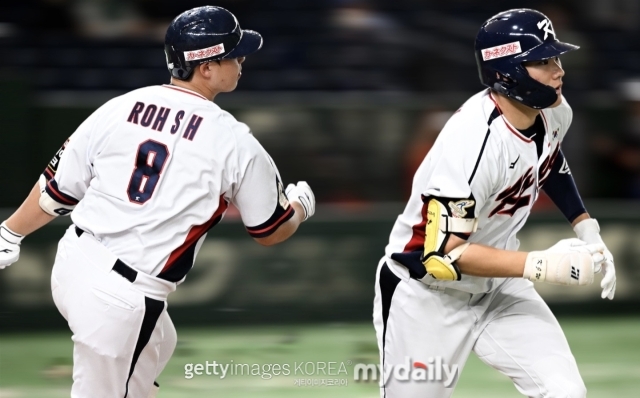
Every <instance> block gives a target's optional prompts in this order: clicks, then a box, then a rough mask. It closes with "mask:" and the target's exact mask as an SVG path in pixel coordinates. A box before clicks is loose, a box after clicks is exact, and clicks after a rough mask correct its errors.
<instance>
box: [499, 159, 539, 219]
mask: <svg viewBox="0 0 640 398" xmlns="http://www.w3.org/2000/svg"><path fill="white" fill-rule="evenodd" d="M533 183H534V178H533V166H531V167H529V169H528V170H527V171H526V172H525V173H524V174H523V175H522V176H521V177H520V178H518V180H517V181H516V182H515V183H513V185H511V186H510V187H508V188H506V189H505V190H503V191H502V192H500V194H499V195H498V196H497V197H496V202H499V203H498V205H497V206H496V207H495V208H494V209H493V210H491V213H489V217H493V216H494V215H495V214H506V215H508V216H509V217H511V216H513V215H514V214H515V212H516V211H518V209H521V208H523V207H526V206H528V205H529V203H531V195H530V194H526V195H525V192H526V191H527V190H528V189H529V188H531V186H533Z"/></svg>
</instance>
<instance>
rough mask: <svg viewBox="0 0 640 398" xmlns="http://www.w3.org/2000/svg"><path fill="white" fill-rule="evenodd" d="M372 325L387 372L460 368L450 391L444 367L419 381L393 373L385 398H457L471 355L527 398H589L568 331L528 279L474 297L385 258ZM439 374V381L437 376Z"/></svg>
mask: <svg viewBox="0 0 640 398" xmlns="http://www.w3.org/2000/svg"><path fill="white" fill-rule="evenodd" d="M463 277H464V276H463ZM373 320H374V326H375V329H376V336H377V340H378V348H379V350H380V362H381V366H382V368H383V369H385V366H386V369H390V368H392V367H393V366H396V367H397V366H398V365H402V364H405V365H407V364H409V365H410V366H408V367H409V370H415V369H417V368H420V367H423V365H425V366H424V367H425V368H428V367H429V366H434V367H437V366H440V365H441V364H446V365H447V366H448V367H449V370H451V368H452V367H453V365H457V366H458V370H457V374H456V376H457V377H455V378H452V380H453V381H452V383H451V384H450V385H449V386H445V384H446V381H447V378H446V372H445V371H443V370H444V368H442V369H431V370H432V373H428V372H427V373H426V374H427V376H426V377H425V373H422V377H414V379H417V380H413V379H412V378H411V377H406V372H405V374H402V373H401V375H402V376H403V377H394V376H396V375H395V374H394V373H389V374H390V375H391V377H389V379H388V381H387V383H386V385H381V388H380V396H381V397H383V398H414V397H416V398H417V397H421V398H446V397H450V396H451V394H452V393H453V390H454V387H455V384H456V382H457V380H458V377H459V375H460V372H461V371H462V368H463V367H464V364H465V362H466V360H467V358H468V356H469V353H470V352H471V351H472V350H473V351H474V352H475V353H476V355H478V357H479V358H480V359H481V360H482V361H483V362H484V363H486V364H487V365H489V366H491V367H493V368H494V369H496V370H498V371H499V372H501V373H502V374H504V375H506V376H507V377H509V378H510V379H511V380H512V381H513V383H514V385H515V387H516V388H517V389H518V391H520V393H522V394H523V395H525V396H527V397H540V398H542V397H545V398H584V397H586V394H587V392H586V387H585V385H584V383H583V381H582V378H581V377H580V373H579V372H578V367H577V365H576V361H575V359H574V357H573V355H572V354H571V350H570V349H569V345H568V343H567V340H566V338H565V336H564V333H563V332H562V329H561V328H560V325H559V324H558V321H557V320H556V318H555V317H554V315H553V314H552V313H551V311H550V310H549V307H548V306H547V305H546V303H545V302H544V301H543V300H542V298H541V297H540V295H539V294H538V293H537V292H536V291H535V289H534V288H533V283H532V282H530V281H528V280H524V279H518V278H510V279H506V280H505V282H503V283H502V284H500V285H499V286H498V287H497V288H496V289H494V290H493V291H491V292H489V293H481V294H472V293H467V292H463V291H459V290H455V289H450V288H435V287H430V286H427V285H425V284H423V283H421V282H419V281H417V280H415V279H411V278H410V277H409V273H408V272H407V270H406V268H404V267H403V266H402V265H400V264H399V263H396V262H395V261H393V260H391V259H389V258H385V257H383V258H382V260H381V261H380V263H379V265H378V270H377V274H376V286H375V299H374V312H373ZM438 357H439V358H440V359H437V358H438ZM416 362H417V363H418V364H417V365H416ZM438 373H440V375H441V377H440V381H438V380H437V379H438V378H437V377H435V376H434V375H438ZM416 375H417V376H421V374H420V373H419V372H416ZM429 375H431V377H429ZM407 379H408V380H407ZM423 379H426V381H425V380H423Z"/></svg>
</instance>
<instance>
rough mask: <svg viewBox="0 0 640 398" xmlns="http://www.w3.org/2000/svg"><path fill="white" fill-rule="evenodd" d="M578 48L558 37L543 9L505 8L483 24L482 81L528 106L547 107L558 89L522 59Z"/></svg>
mask: <svg viewBox="0 0 640 398" xmlns="http://www.w3.org/2000/svg"><path fill="white" fill-rule="evenodd" d="M578 48H580V47H578V46H574V45H573V44H568V43H563V42H560V41H558V39H557V38H556V33H555V31H554V30H553V26H552V25H551V21H550V20H549V18H547V17H546V16H545V15H544V14H543V13H541V12H539V11H535V10H529V9H526V8H520V9H514V10H509V11H504V12H501V13H500V14H497V15H495V16H493V17H491V18H489V19H488V20H487V21H486V22H485V23H484V24H482V27H481V28H480V31H479V32H478V35H477V36H476V44H475V53H476V63H477V64H478V73H479V74H480V81H481V82H482V84H484V85H485V86H487V87H490V88H492V89H494V90H495V91H497V92H499V93H501V94H504V95H506V96H507V97H509V98H513V99H514V100H516V101H519V102H521V103H523V104H524V105H526V106H528V107H531V108H535V109H543V108H546V107H548V106H551V105H553V103H554V102H556V100H557V99H558V95H557V94H556V90H555V89H554V88H553V87H551V86H547V85H544V84H542V83H540V82H538V81H536V80H535V79H533V78H532V77H531V76H529V73H527V70H526V68H525V67H524V66H522V63H523V62H526V61H541V60H545V59H549V58H553V57H557V56H558V55H560V54H564V53H566V52H568V51H572V50H577V49H578Z"/></svg>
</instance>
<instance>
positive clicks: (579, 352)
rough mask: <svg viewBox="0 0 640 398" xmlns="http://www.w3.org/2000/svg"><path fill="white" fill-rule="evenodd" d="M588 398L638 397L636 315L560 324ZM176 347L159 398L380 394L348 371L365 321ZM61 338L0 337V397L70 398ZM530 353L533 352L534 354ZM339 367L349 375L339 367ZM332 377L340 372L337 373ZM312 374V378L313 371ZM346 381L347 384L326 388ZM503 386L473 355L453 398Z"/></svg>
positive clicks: (205, 333)
mask: <svg viewBox="0 0 640 398" xmlns="http://www.w3.org/2000/svg"><path fill="white" fill-rule="evenodd" d="M561 324H562V326H563V328H564V330H565V332H566V334H567V338H568V340H569V343H570V344H571V347H572V350H573V352H574V354H575V356H576V358H577V360H578V365H579V367H580V371H581V373H582V375H583V377H584V380H585V383H586V385H587V388H588V389H589V397H590V398H600V397H601V398H611V397H615V398H632V397H633V398H636V397H638V396H640V318H586V319H585V318H580V319H576V318H570V319H561ZM178 336H179V344H178V348H177V349H176V352H175V354H174V356H173V358H172V359H171V362H170V363H169V365H168V367H167V369H165V371H164V373H163V374H162V376H161V377H160V380H159V382H160V385H161V390H160V391H161V392H160V395H159V396H160V397H161V398H183V397H188V398H200V397H202V398H204V397H212V396H215V397H265V398H266V397H305V398H306V397H347V398H351V397H353V398H355V397H370V398H374V397H378V389H377V385H376V383H375V382H356V381H354V379H353V364H355V363H377V361H378V353H377V348H376V344H375V338H374V332H373V328H372V326H371V325H370V324H331V325H304V326H302V325H291V326H273V327H246V328H245V327H242V328H240V327H234V328H215V329H185V328H182V329H179V330H178ZM71 349H72V345H71V340H70V334H69V333H59V332H56V333H47V334H25V335H0V398H48V397H51V398H58V397H68V396H69V387H70V384H71V378H70V365H71ZM532 349H534V348H533V347H532ZM206 361H209V362H210V363H211V362H213V361H217V362H218V363H223V364H227V363H232V362H233V363H235V364H241V363H242V364H245V363H246V364H258V365H263V364H280V365H284V364H289V366H290V370H291V374H290V375H289V376H284V375H276V376H273V377H272V378H270V379H263V378H261V377H259V376H250V375H244V376H229V375H227V377H225V378H224V379H220V377H219V376H214V375H206V374H203V375H201V376H197V375H194V377H193V378H191V379H187V378H185V364H188V363H194V364H196V363H202V364H204V363H205V362H206ZM330 361H331V362H336V363H337V364H336V366H337V367H336V368H335V369H334V371H333V375H328V374H327V375H322V374H316V375H314V376H305V377H304V379H309V378H312V379H317V380H318V381H317V383H318V384H320V383H322V381H323V380H324V384H325V385H317V386H300V379H301V378H302V377H301V376H300V375H296V376H294V375H293V370H294V367H295V364H296V363H300V362H305V363H306V362H314V363H316V362H330ZM341 364H344V369H346V372H347V374H345V373H344V372H342V371H341V370H340V369H339V367H340V365H341ZM338 372H340V373H339V374H337V373H338ZM315 373H318V372H317V371H315ZM329 379H331V380H334V381H332V382H333V383H336V382H335V380H336V379H337V380H338V381H337V383H338V384H340V383H345V382H346V383H347V385H346V386H328V385H326V384H327V383H328V380H329ZM518 396H519V394H518V393H517V391H516V390H515V388H514V387H513V386H512V384H511V382H510V381H509V380H508V379H507V378H506V377H504V376H502V375H500V374H499V373H498V372H496V371H494V370H492V369H491V368H489V367H487V366H486V365H484V364H483V363H482V362H480V361H479V360H478V359H476V358H475V357H474V356H473V355H472V356H471V358H470V359H469V361H468V362H467V365H466V367H465V368H464V370H463V372H462V374H461V377H460V382H459V383H458V387H457V389H456V392H455V394H454V397H456V398H470V397H474V398H484V397H492V398H502V397H518Z"/></svg>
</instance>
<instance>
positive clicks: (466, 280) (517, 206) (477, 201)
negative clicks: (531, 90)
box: [385, 89, 572, 293]
mask: <svg viewBox="0 0 640 398" xmlns="http://www.w3.org/2000/svg"><path fill="white" fill-rule="evenodd" d="M540 119H541V121H540V123H543V124H544V129H543V130H544V131H546V134H545V135H544V137H538V138H536V139H535V140H534V139H533V138H534V137H527V136H525V135H523V134H522V133H521V132H520V131H518V130H517V129H516V128H514V127H513V126H512V125H511V124H509V122H508V121H507V120H506V119H505V118H504V117H503V116H502V114H501V112H500V109H499V108H498V105H497V104H496V102H495V100H494V98H493V96H492V94H491V92H490V90H488V89H487V90H484V91H482V92H480V93H478V94H476V95H474V96H473V97H471V98H470V99H469V100H468V101H467V102H466V103H465V104H464V105H463V106H462V107H461V108H460V109H459V110H458V111H457V112H456V113H455V114H454V115H453V116H452V117H451V118H450V119H449V121H448V122H447V124H446V125H445V126H444V128H443V129H442V131H441V133H440V135H439V136H438V138H437V140H436V142H435V144H434V146H433V148H432V149H431V151H430V152H429V153H428V155H427V156H426V157H425V159H424V161H423V162H422V164H421V165H420V167H419V168H418V170H417V172H416V174H415V177H414V180H413V187H412V193H411V197H410V199H409V202H408V204H407V206H406V208H405V210H404V212H403V213H402V214H401V215H400V216H399V217H398V219H397V221H396V223H395V225H394V227H393V230H392V231H391V237H390V241H389V244H388V246H387V247H386V250H385V254H386V256H387V257H390V258H394V259H395V260H397V261H399V262H401V263H403V262H405V264H403V265H405V266H407V267H409V268H410V267H411V266H412V265H413V266H416V264H415V263H414V264H407V263H406V262H409V261H410V260H408V259H409V258H414V259H417V258H418V256H413V257H411V256H408V255H406V254H409V253H414V252H416V253H421V252H422V251H423V249H424V247H423V246H424V239H425V225H426V222H427V215H426V206H425V201H426V198H428V197H433V196H435V197H439V198H444V203H448V207H449V210H450V211H451V215H452V216H453V217H462V218H478V230H477V231H476V232H474V233H473V234H471V236H470V237H469V240H468V241H469V242H475V243H481V244H484V245H488V246H492V247H496V248H498V249H506V250H517V249H518V246H519V242H518V240H517V239H516V233H517V232H518V231H519V230H520V229H521V228H522V226H523V225H524V223H525V221H526V220H527V217H528V216H529V213H530V211H531V207H532V206H533V204H534V202H535V200H536V199H537V197H538V193H539V190H540V188H541V187H542V185H543V184H544V182H545V180H546V178H547V177H548V176H549V173H550V171H551V166H552V165H553V163H554V161H555V158H556V156H557V155H558V153H559V151H560V143H561V141H562V139H563V137H564V135H565V134H566V132H567V129H568V128H569V125H570V124H571V119H572V111H571V108H570V107H569V105H568V104H567V102H566V100H565V99H564V98H563V99H562V103H561V104H560V105H559V106H557V107H555V108H548V109H544V110H542V112H541V116H540ZM537 139H540V140H539V144H538V146H539V145H540V144H541V148H540V149H541V153H540V155H538V151H539V149H538V147H537V145H536V142H535V141H536V140H537ZM399 254H400V256H398V255H399ZM402 254H405V255H402ZM419 266H420V267H423V266H422V264H420V265H419ZM496 279H498V278H483V277H474V276H469V275H462V279H461V280H460V281H454V282H451V281H435V280H434V282H433V283H434V284H436V285H443V284H446V286H447V287H451V288H456V289H459V290H463V291H467V292H470V293H480V292H487V291H490V290H492V289H493V288H494V287H495V284H496Z"/></svg>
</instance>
